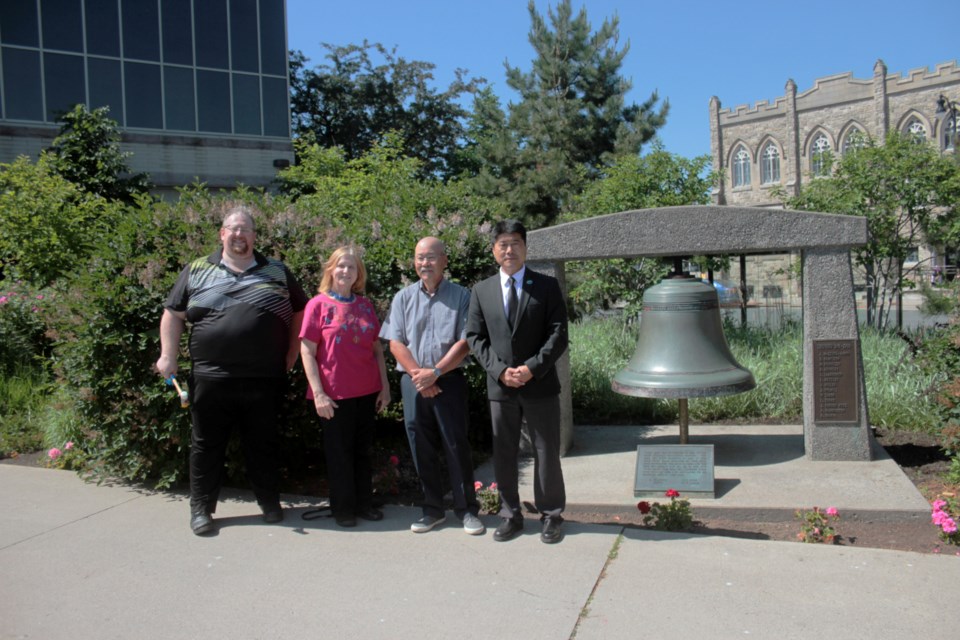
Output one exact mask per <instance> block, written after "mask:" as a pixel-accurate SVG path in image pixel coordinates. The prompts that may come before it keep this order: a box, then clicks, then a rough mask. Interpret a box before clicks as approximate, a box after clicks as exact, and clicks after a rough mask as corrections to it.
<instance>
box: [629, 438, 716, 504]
mask: <svg viewBox="0 0 960 640" xmlns="http://www.w3.org/2000/svg"><path fill="white" fill-rule="evenodd" d="M667 489H676V490H677V491H679V492H680V494H681V496H683V497H686V498H715V497H716V493H715V491H714V479H713V445H712V444H641V445H637V472H636V476H635V477H634V484H633V495H634V497H636V498H659V497H663V494H664V492H665V491H666V490H667Z"/></svg>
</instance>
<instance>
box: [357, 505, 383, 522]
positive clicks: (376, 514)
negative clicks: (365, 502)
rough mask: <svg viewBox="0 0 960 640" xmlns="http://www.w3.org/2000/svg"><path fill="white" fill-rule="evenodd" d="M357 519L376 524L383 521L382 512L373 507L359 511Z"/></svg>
mask: <svg viewBox="0 0 960 640" xmlns="http://www.w3.org/2000/svg"><path fill="white" fill-rule="evenodd" d="M357 517H358V518H363V519H364V520H370V521H371V522H377V521H379V520H383V511H380V509H377V508H375V507H368V508H366V509H360V510H359V511H357Z"/></svg>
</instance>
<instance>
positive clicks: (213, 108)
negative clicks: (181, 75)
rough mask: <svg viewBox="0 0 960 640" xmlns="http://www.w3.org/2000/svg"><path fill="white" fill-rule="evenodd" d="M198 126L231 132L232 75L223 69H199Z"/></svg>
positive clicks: (210, 129) (221, 131)
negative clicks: (222, 70)
mask: <svg viewBox="0 0 960 640" xmlns="http://www.w3.org/2000/svg"><path fill="white" fill-rule="evenodd" d="M197 128H198V129H199V130H200V131H213V132H216V133H230V76H229V75H228V74H226V73H223V72H221V71H202V70H198V71H197Z"/></svg>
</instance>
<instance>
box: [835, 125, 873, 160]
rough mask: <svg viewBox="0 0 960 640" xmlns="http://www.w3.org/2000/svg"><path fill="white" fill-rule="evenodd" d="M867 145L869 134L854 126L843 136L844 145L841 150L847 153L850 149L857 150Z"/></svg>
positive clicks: (844, 153)
mask: <svg viewBox="0 0 960 640" xmlns="http://www.w3.org/2000/svg"><path fill="white" fill-rule="evenodd" d="M865 146H867V135H866V134H865V133H864V132H863V131H861V130H860V129H859V128H858V127H853V128H852V129H850V131H849V132H848V133H847V135H846V136H844V138H843V145H842V146H841V147H840V152H841V153H842V154H843V155H847V153H849V152H850V151H856V150H857V149H862V148H864V147H865Z"/></svg>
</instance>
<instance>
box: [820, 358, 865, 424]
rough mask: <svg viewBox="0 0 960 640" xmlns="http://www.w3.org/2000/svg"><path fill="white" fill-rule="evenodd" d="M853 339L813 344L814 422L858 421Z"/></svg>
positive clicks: (858, 385)
mask: <svg viewBox="0 0 960 640" xmlns="http://www.w3.org/2000/svg"><path fill="white" fill-rule="evenodd" d="M859 388H860V380H859V368H858V367H857V341H856V340H814V341H813V405H814V415H813V421H814V422H825V423H830V424H835V423H850V424H858V423H859V421H860V415H859V403H858V402H857V394H858V389H859Z"/></svg>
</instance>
